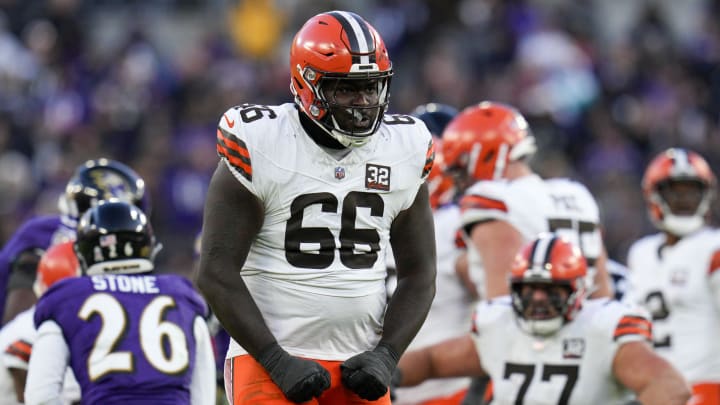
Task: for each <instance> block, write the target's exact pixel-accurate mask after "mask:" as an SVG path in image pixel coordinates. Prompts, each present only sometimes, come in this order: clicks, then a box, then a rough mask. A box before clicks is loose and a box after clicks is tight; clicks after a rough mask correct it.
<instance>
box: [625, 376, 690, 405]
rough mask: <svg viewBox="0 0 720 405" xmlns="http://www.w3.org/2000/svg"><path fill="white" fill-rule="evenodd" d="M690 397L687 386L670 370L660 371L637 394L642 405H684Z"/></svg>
mask: <svg viewBox="0 0 720 405" xmlns="http://www.w3.org/2000/svg"><path fill="white" fill-rule="evenodd" d="M690 396H691V392H690V388H689V387H688V384H687V383H686V382H685V380H684V379H683V378H682V376H681V375H680V374H679V373H678V372H677V371H676V370H675V369H672V368H670V369H667V370H664V371H662V372H661V373H660V374H659V375H658V376H657V377H655V378H653V379H652V380H650V382H649V383H648V384H647V386H645V387H644V388H643V389H642V390H641V391H640V392H638V393H637V399H638V401H639V402H640V403H641V404H643V405H685V404H686V403H687V401H688V400H689V399H690Z"/></svg>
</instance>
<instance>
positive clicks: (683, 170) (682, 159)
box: [671, 148, 694, 176]
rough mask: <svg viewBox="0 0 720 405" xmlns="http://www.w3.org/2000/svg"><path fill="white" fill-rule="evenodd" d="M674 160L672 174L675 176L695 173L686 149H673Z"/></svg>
mask: <svg viewBox="0 0 720 405" xmlns="http://www.w3.org/2000/svg"><path fill="white" fill-rule="evenodd" d="M672 160H673V167H672V173H671V174H672V175H673V176H681V175H687V174H692V173H694V169H693V167H692V164H690V156H689V155H688V153H687V151H686V150H685V149H681V148H675V149H673V154H672Z"/></svg>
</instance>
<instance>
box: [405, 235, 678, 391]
mask: <svg viewBox="0 0 720 405" xmlns="http://www.w3.org/2000/svg"><path fill="white" fill-rule="evenodd" d="M586 269H587V264H586V261H585V258H584V257H583V256H582V253H581V252H580V249H579V248H578V247H577V246H575V245H574V244H573V243H571V242H569V241H567V240H566V239H564V238H562V237H559V236H557V235H555V234H550V233H545V234H541V235H540V236H539V237H538V238H537V239H536V240H534V241H532V242H531V243H530V244H528V245H527V246H525V247H524V248H523V249H522V250H521V251H520V253H519V254H518V255H517V257H516V258H515V261H514V264H513V265H512V270H511V272H510V274H511V276H510V283H509V288H510V291H511V294H510V296H509V297H507V296H505V297H499V298H497V299H494V300H490V301H483V302H481V303H479V304H478V305H477V308H476V312H475V316H474V325H473V330H472V332H471V333H467V334H466V335H464V336H462V337H459V338H455V339H451V340H447V341H445V342H442V343H439V344H437V345H434V346H431V347H428V348H425V349H422V350H418V351H408V352H406V353H405V355H404V356H403V357H402V358H401V360H400V364H399V367H398V369H399V374H400V375H401V378H400V384H401V385H414V384H417V383H419V382H421V381H423V380H425V379H427V378H438V377H451V376H460V375H489V376H490V377H491V379H492V387H493V388H492V394H491V398H490V399H489V400H490V402H489V403H490V404H495V405H498V404H503V405H506V404H507V405H509V404H525V405H536V404H537V405H540V404H562V405H595V404H597V405H612V404H625V403H627V401H629V400H630V399H631V398H632V397H631V396H632V393H633V392H634V393H635V394H636V396H637V400H638V401H640V402H641V403H643V404H653V405H683V404H685V401H687V399H688V398H689V397H690V391H689V388H688V387H687V385H686V383H685V381H684V380H683V378H682V376H681V375H680V373H679V372H678V371H677V370H676V369H674V368H673V366H672V365H671V364H670V363H669V362H667V361H666V360H664V359H663V358H662V357H660V356H658V355H657V354H656V353H654V352H653V350H652V346H651V345H650V340H651V336H652V333H651V324H650V321H649V320H648V318H647V317H646V312H645V311H644V310H642V309H641V308H640V307H631V306H627V305H624V304H622V303H620V302H618V301H615V300H611V299H609V298H599V299H591V300H586V299H585V296H586V290H585V281H584V279H585V275H586Z"/></svg>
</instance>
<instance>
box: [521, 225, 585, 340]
mask: <svg viewBox="0 0 720 405" xmlns="http://www.w3.org/2000/svg"><path fill="white" fill-rule="evenodd" d="M586 275H587V262H586V260H585V257H584V256H583V255H582V252H581V251H580V248H579V247H577V246H575V245H574V244H573V243H571V242H570V241H568V240H567V239H564V238H562V237H559V236H557V235H555V234H552V233H544V234H541V235H539V236H538V237H537V238H536V239H535V240H533V241H532V242H530V243H529V244H527V245H526V246H525V247H523V248H522V249H521V251H520V253H518V255H517V256H516V257H515V261H514V263H513V266H512V270H511V272H510V285H511V296H512V304H513V308H514V309H515V312H516V313H517V315H518V317H520V318H522V320H523V321H524V322H522V323H521V325H523V327H524V328H526V329H527V330H528V331H529V332H531V333H536V334H549V333H554V332H555V331H557V330H558V329H559V328H560V327H561V326H562V325H563V324H564V323H565V322H567V321H570V320H572V319H573V317H574V316H575V314H576V313H577V311H578V310H579V309H580V308H581V306H582V302H583V300H584V299H585V295H586V291H585V277H586ZM525 284H547V285H549V286H562V287H565V288H567V289H568V297H567V299H566V300H564V301H557V302H553V299H552V298H551V300H550V301H551V303H552V304H553V305H554V306H555V307H556V310H557V311H558V313H559V314H560V317H558V318H557V319H550V320H540V321H538V320H534V319H527V318H525V308H526V307H527V305H528V302H527V300H526V299H525V298H524V297H522V295H521V290H522V287H523V285H525Z"/></svg>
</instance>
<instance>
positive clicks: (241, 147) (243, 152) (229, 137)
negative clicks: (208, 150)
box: [216, 128, 252, 181]
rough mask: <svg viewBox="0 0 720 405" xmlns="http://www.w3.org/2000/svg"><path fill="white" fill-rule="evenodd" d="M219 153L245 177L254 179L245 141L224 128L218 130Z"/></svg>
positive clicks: (217, 147)
mask: <svg viewBox="0 0 720 405" xmlns="http://www.w3.org/2000/svg"><path fill="white" fill-rule="evenodd" d="M216 149H217V153H218V155H220V156H222V157H224V158H225V159H227V160H228V162H229V163H230V164H231V165H232V166H233V167H234V168H235V169H236V170H237V171H238V172H240V174H241V175H243V177H245V178H246V179H248V180H249V181H252V163H251V161H250V152H248V150H247V146H246V145H245V142H243V141H242V140H240V139H237V137H235V136H234V135H233V134H231V133H229V132H227V131H225V130H224V129H222V128H218V130H217V146H216Z"/></svg>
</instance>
